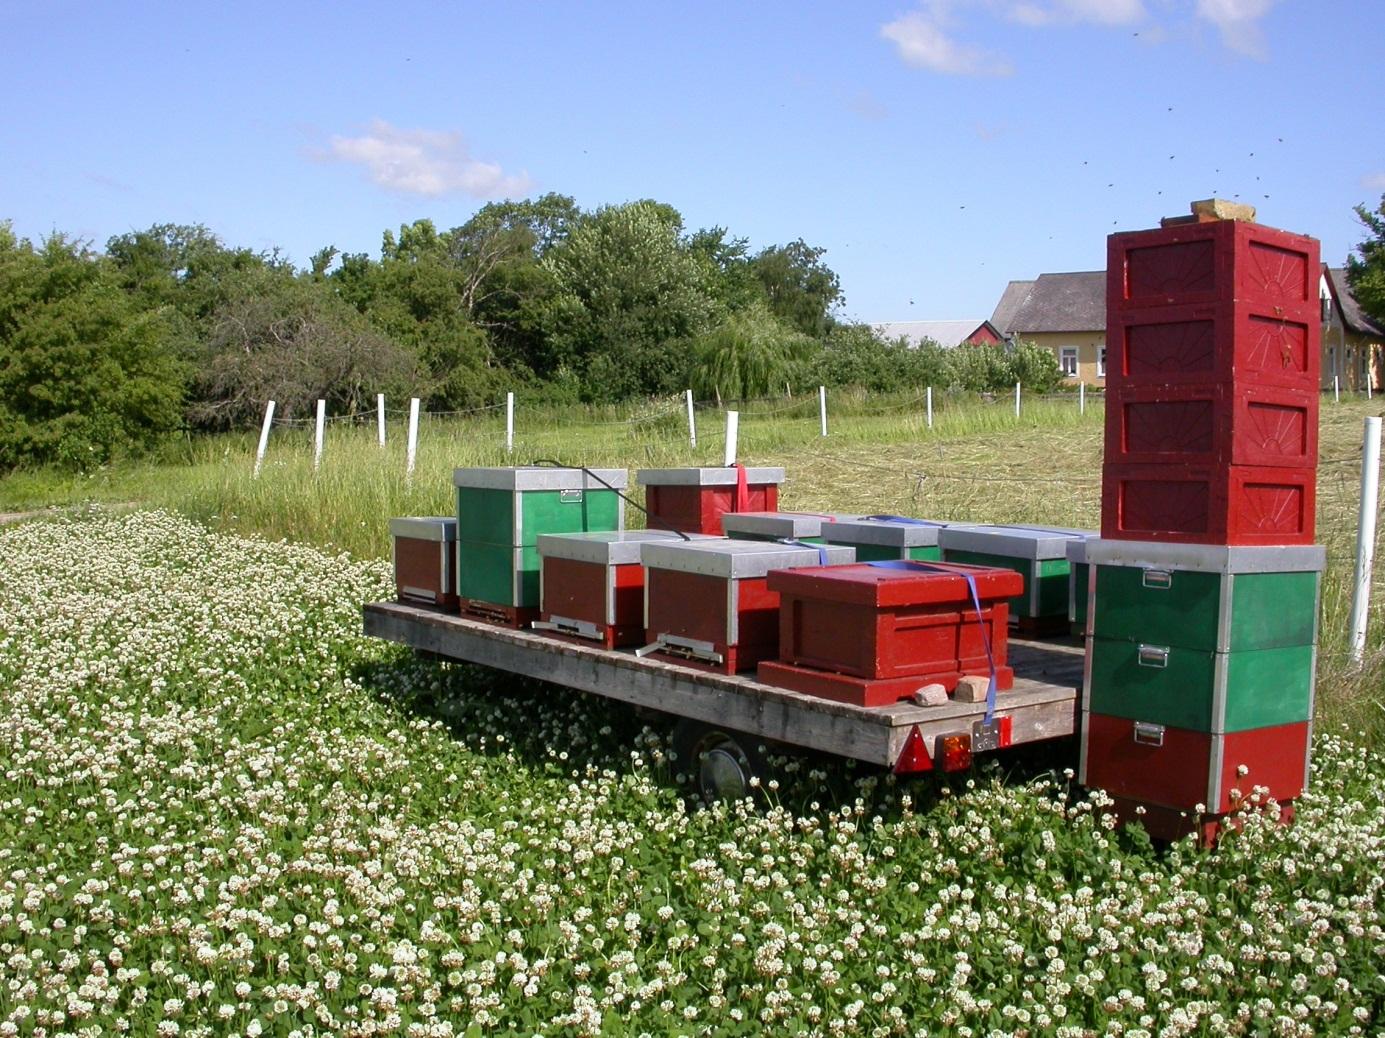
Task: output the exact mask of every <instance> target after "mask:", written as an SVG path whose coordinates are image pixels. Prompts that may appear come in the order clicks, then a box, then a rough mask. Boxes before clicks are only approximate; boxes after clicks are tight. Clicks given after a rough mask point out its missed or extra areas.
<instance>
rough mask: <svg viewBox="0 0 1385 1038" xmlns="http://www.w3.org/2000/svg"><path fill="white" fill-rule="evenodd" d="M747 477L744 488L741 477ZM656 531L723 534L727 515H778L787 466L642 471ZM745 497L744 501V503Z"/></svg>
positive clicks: (638, 478) (639, 476)
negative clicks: (769, 513)
mask: <svg viewBox="0 0 1385 1038" xmlns="http://www.w3.org/2000/svg"><path fill="white" fill-rule="evenodd" d="M742 473H744V484H743V485H742V484H741V476H742ZM635 480H636V482H638V483H639V484H640V485H641V486H643V487H644V488H645V489H644V502H645V511H646V512H648V513H649V520H648V525H649V526H650V528H666V529H670V530H682V531H683V532H685V533H702V534H708V535H710V536H714V537H715V536H720V535H721V517H722V515H724V514H725V513H727V512H751V511H754V512H773V511H776V510H777V509H778V508H779V485H780V484H781V483H783V482H784V470H783V469H781V468H758V467H756V468H744V469H740V470H738V469H737V468H736V467H735V466H727V467H724V468H686V469H640V470H639V471H638V472H636V473H635ZM738 498H739V500H738Z"/></svg>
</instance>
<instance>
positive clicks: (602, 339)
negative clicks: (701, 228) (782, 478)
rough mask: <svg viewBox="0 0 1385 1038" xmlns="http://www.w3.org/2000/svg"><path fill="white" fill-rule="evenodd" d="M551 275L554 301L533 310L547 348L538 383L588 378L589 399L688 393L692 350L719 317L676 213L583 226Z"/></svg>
mask: <svg viewBox="0 0 1385 1038" xmlns="http://www.w3.org/2000/svg"><path fill="white" fill-rule="evenodd" d="M542 266H543V267H544V269H545V270H547V271H548V272H549V273H550V274H551V276H552V278H553V282H554V289H555V291H554V294H553V295H552V296H551V297H550V298H548V299H545V300H544V301H543V302H542V303H540V304H537V305H536V306H535V307H534V308H533V309H532V311H531V313H532V315H533V320H534V321H535V325H536V326H537V327H539V328H541V329H542V330H543V333H544V335H545V338H546V344H547V348H546V351H545V356H544V358H543V365H542V367H541V368H540V369H539V374H541V375H544V376H549V375H552V374H555V373H557V372H559V371H561V370H563V369H568V370H571V371H576V372H580V373H581V378H582V383H583V391H584V393H585V395H586V396H587V398H588V399H593V400H614V399H621V398H624V397H629V396H633V395H638V394H643V393H659V392H667V391H669V390H672V389H679V388H683V386H684V385H686V382H685V381H684V380H685V379H686V377H687V371H688V352H687V350H686V348H685V347H686V344H687V342H688V340H690V339H691V338H692V337H694V336H696V335H698V334H700V333H702V332H703V331H705V330H707V329H708V328H709V327H711V326H712V325H713V324H714V323H715V322H716V320H717V319H718V318H719V317H720V313H719V308H718V306H717V302H716V299H715V296H714V294H713V292H712V285H711V277H710V269H709V267H708V265H707V263H705V262H704V261H703V260H702V259H701V258H700V257H698V256H696V255H694V254H693V253H692V252H691V251H690V250H689V249H688V247H687V243H686V241H685V240H684V239H683V235H682V218H681V217H680V216H679V215H678V213H677V211H676V210H674V209H672V208H671V207H670V206H667V205H663V204H661V203H658V202H651V201H640V202H630V203H627V204H625V205H618V206H607V207H605V208H602V209H598V210H596V211H595V212H594V213H591V214H589V215H587V216H585V217H583V218H582V219H581V220H580V221H578V222H577V224H576V225H575V226H573V227H572V228H571V229H570V230H569V231H568V234H567V237H566V238H565V239H564V240H563V241H561V242H559V243H558V244H556V245H554V246H553V247H552V248H550V249H549V250H548V251H547V252H546V253H545V254H544V257H543V260H542Z"/></svg>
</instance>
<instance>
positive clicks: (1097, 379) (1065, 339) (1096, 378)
mask: <svg viewBox="0 0 1385 1038" xmlns="http://www.w3.org/2000/svg"><path fill="white" fill-rule="evenodd" d="M1018 337H1019V338H1020V339H1021V340H1023V341H1025V342H1032V343H1034V344H1036V345H1038V346H1042V347H1044V348H1045V349H1047V350H1052V351H1053V358H1054V360H1059V359H1060V358H1061V357H1062V354H1061V352H1060V350H1061V348H1062V347H1064V346H1076V347H1077V377H1076V378H1069V379H1068V381H1069V382H1071V383H1072V384H1074V385H1076V384H1077V383H1078V382H1085V383H1087V385H1089V386H1104V385H1105V384H1106V379H1105V378H1103V377H1102V376H1100V375H1098V374H1097V373H1096V362H1097V348H1098V347H1100V346H1105V345H1106V332H1105V331H1099V332H1020V333H1019V336H1018Z"/></svg>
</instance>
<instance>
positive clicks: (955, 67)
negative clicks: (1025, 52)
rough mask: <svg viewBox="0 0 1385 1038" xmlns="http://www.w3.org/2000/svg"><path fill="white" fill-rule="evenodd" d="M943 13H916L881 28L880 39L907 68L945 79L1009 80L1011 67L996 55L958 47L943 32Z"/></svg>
mask: <svg viewBox="0 0 1385 1038" xmlns="http://www.w3.org/2000/svg"><path fill="white" fill-rule="evenodd" d="M943 20H944V19H943V9H942V8H941V7H940V6H939V5H937V4H935V5H933V7H932V10H931V13H929V14H925V13H923V12H922V11H915V12H913V13H912V14H906V15H903V16H902V17H900V18H897V19H895V20H894V21H892V22H890V23H888V24H887V25H884V26H881V28H880V35H881V36H883V37H885V39H887V40H890V41H891V42H892V43H894V45H895V49H896V50H898V52H899V56H900V58H902V59H903V60H904V62H905V63H906V64H909V65H914V66H916V67H918V68H926V69H929V70H930V71H932V72H940V73H942V74H943V75H948V76H1008V75H1009V74H1010V72H1011V69H1010V64H1009V62H1007V61H1006V60H1005V59H1004V58H1002V57H1000V56H999V55H994V54H989V53H987V52H986V51H983V50H981V49H980V48H978V47H972V46H969V45H968V44H965V43H958V42H957V41H956V40H953V39H951V38H950V37H949V36H948V35H947V34H946V33H945V32H943V28H942V23H943Z"/></svg>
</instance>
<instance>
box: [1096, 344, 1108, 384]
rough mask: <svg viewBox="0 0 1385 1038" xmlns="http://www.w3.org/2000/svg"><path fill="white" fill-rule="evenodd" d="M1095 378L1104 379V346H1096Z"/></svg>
mask: <svg viewBox="0 0 1385 1038" xmlns="http://www.w3.org/2000/svg"><path fill="white" fill-rule="evenodd" d="M1096 377H1097V378H1105V377H1106V347H1105V346H1098V347H1097V348H1096Z"/></svg>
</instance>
